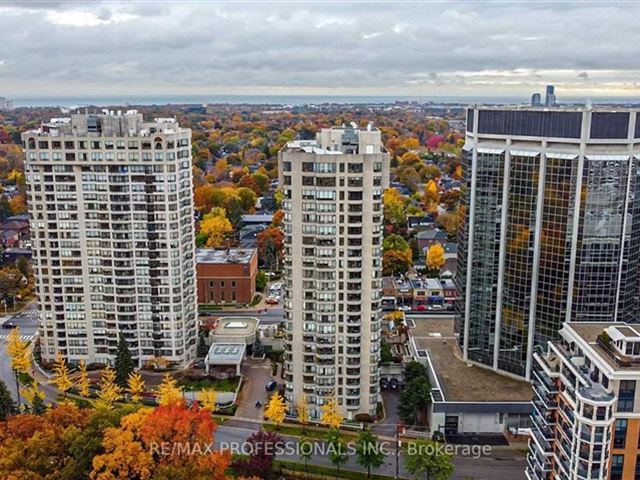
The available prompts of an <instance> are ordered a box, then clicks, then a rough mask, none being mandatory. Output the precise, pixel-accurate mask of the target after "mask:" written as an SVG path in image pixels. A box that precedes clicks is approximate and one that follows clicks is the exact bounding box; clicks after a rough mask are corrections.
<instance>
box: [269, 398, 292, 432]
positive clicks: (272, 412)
mask: <svg viewBox="0 0 640 480" xmlns="http://www.w3.org/2000/svg"><path fill="white" fill-rule="evenodd" d="M286 414H287V404H286V402H285V401H284V398H282V395H280V394H279V393H274V394H273V395H271V398H269V402H268V403H267V406H266V408H265V410H264V416H265V417H267V419H268V420H271V421H272V422H273V423H275V424H276V427H280V425H282V422H284V419H285V416H286Z"/></svg>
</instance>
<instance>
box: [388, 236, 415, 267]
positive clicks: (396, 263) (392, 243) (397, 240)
mask: <svg viewBox="0 0 640 480" xmlns="http://www.w3.org/2000/svg"><path fill="white" fill-rule="evenodd" d="M412 264H413V252H412V250H411V246H410V245H409V243H408V242H407V241H406V240H405V239H404V238H403V237H402V236H400V235H398V234H395V233H394V234H391V235H388V236H387V237H386V238H385V239H384V241H383V242H382V272H383V275H396V274H398V273H405V272H407V271H408V270H409V269H410V268H411V265H412Z"/></svg>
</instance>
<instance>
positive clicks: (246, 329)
mask: <svg viewBox="0 0 640 480" xmlns="http://www.w3.org/2000/svg"><path fill="white" fill-rule="evenodd" d="M259 324H260V319H258V318H256V317H242V316H237V317H236V316H233V317H220V318H218V319H217V320H216V325H215V327H214V328H213V330H211V333H212V334H213V335H215V336H218V337H219V336H224V335H229V336H233V337H237V336H239V335H251V334H253V333H255V331H256V329H257V328H258V325H259Z"/></svg>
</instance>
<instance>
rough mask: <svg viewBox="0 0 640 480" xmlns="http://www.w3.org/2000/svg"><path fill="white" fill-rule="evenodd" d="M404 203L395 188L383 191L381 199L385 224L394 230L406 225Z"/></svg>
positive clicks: (404, 199)
mask: <svg viewBox="0 0 640 480" xmlns="http://www.w3.org/2000/svg"><path fill="white" fill-rule="evenodd" d="M405 201H406V198H405V197H403V196H402V195H401V194H400V192H398V191H397V190H396V189H395V188H387V189H386V190H385V192H384V195H383V197H382V203H383V215H384V221H385V224H389V225H392V226H393V227H394V228H396V229H398V228H401V227H404V226H405V225H406V223H407V216H406V213H405V207H404V206H405Z"/></svg>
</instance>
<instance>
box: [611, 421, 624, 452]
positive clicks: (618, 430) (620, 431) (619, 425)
mask: <svg viewBox="0 0 640 480" xmlns="http://www.w3.org/2000/svg"><path fill="white" fill-rule="evenodd" d="M626 438H627V419H626V418H623V419H620V420H616V423H615V431H614V435H613V448H624V447H625V444H626Z"/></svg>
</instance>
